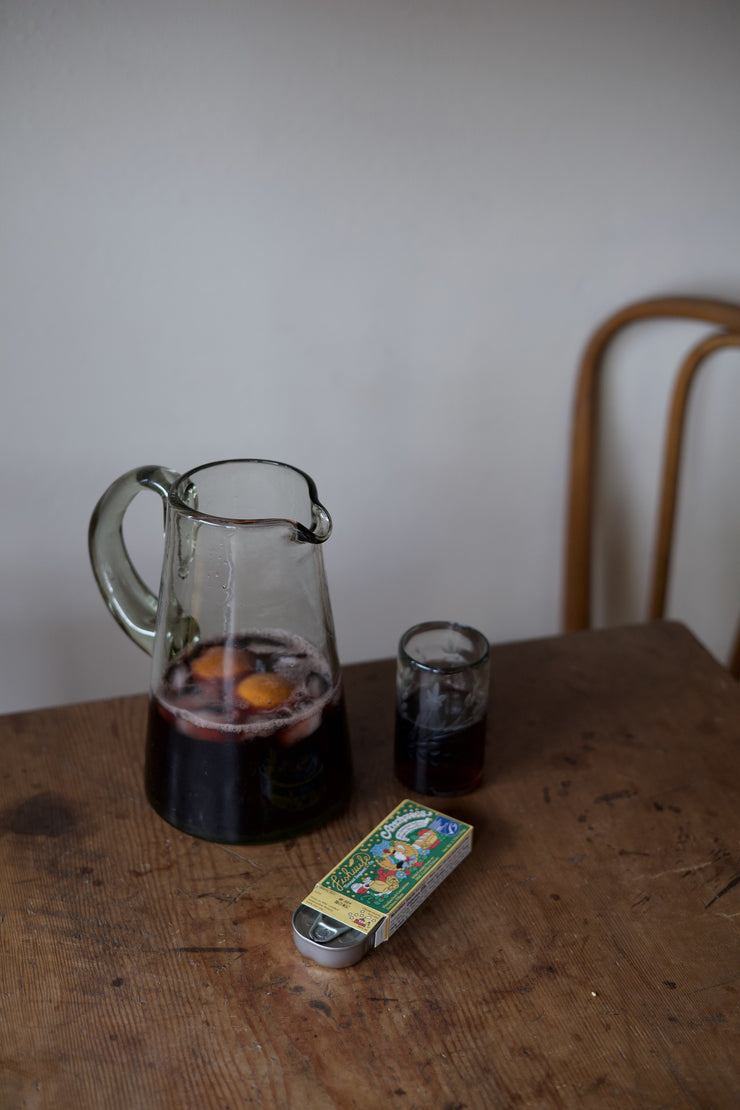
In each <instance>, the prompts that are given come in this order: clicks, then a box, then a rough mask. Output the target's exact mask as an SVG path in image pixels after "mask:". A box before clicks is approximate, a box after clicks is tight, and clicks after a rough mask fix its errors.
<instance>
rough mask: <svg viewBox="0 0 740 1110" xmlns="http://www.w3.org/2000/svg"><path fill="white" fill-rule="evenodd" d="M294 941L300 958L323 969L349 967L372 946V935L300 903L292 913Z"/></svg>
mask: <svg viewBox="0 0 740 1110" xmlns="http://www.w3.org/2000/svg"><path fill="white" fill-rule="evenodd" d="M293 940H294V941H295V946H296V948H297V949H298V951H299V952H300V954H301V955H302V956H307V957H308V958H309V959H310V960H315V961H316V963H318V964H323V965H324V967H350V966H351V965H352V964H356V963H358V961H359V960H361V959H362V957H363V956H364V955H365V953H366V952H367V951H368V949H369V948H370V947H371V946H372V943H373V941H372V935H367V934H365V933H361V932H360V931H359V930H358V929H353V928H352V926H351V925H345V924H343V922H341V921H335V920H334V918H333V917H327V915H326V914H324V913H320V912H319V911H318V910H314V909H312V908H311V907H310V906H306V905H304V904H303V903H302V904H301V905H300V906H299V907H298V909H297V910H296V911H295V913H294V914H293Z"/></svg>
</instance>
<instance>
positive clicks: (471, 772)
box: [394, 698, 486, 798]
mask: <svg viewBox="0 0 740 1110" xmlns="http://www.w3.org/2000/svg"><path fill="white" fill-rule="evenodd" d="M405 708H406V710H407V712H410V713H411V714H412V716H413V713H414V710H415V708H416V706H415V699H414V698H409V699H408V701H407V703H406V706H405ZM485 746H486V719H485V717H484V718H483V719H482V720H480V721H477V722H476V723H475V724H473V725H468V727H467V728H457V729H455V728H445V727H444V722H443V721H441V722H440V723H439V725H432V726H431V727H430V726H429V725H419V724H418V723H417V721H416V720H414V719H409V718H408V717H406V716H402V715H401V714H400V713H399V712H396V739H395V762H394V769H395V773H396V777H397V778H398V779H399V780H400V781H401V782H402V783H403V784H404V786H408V787H409V788H410V789H411V790H416V791H417V792H418V793H419V794H429V795H432V796H435V797H439V798H445V797H447V798H454V797H455V796H456V795H458V794H467V793H469V792H470V791H471V790H475V789H476V787H478V786H480V783H481V779H482V778H483V758H484V754H485Z"/></svg>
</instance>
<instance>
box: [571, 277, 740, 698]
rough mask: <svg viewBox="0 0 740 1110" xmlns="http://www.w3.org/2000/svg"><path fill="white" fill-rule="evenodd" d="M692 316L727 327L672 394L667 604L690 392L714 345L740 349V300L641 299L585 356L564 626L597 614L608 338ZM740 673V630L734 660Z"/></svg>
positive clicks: (655, 586)
mask: <svg viewBox="0 0 740 1110" xmlns="http://www.w3.org/2000/svg"><path fill="white" fill-rule="evenodd" d="M661 318H663V319H671V318H672V319H685V320H696V321H699V322H705V323H709V324H716V325H718V327H719V328H721V329H722V330H720V331H718V332H714V333H712V334H710V335H709V336H708V337H707V338H705V339H703V340H702V341H701V342H700V343H697V344H696V346H694V347H693V348H692V349H691V351H689V353H688V355H687V356H686V358H685V359H684V361H683V363H682V365H681V368H680V371H679V373H678V376H677V378H676V381H675V385H674V388H673V393H672V396H671V405H670V412H669V418H668V430H667V435H666V442H665V450H664V456H663V482H662V487H661V496H660V504H659V510H658V516H657V524H656V539H655V547H654V553H653V564H652V574H651V594H650V605H649V609H648V615H649V617H650V618H651V619H655V620H657V619H660V618H661V617H662V616H663V613H664V609H665V600H666V591H667V584H668V575H669V570H670V558H671V544H672V539H673V527H674V519H675V510H676V500H677V490H678V480H679V473H680V464H681V451H682V445H683V433H684V425H685V421H686V409H687V403H688V398H689V392H690V389H691V386H692V384H693V382H694V381H695V379H696V375H697V372H698V371H699V369H700V368H701V367H702V366H703V365H705V363H706V360H707V359H708V358H709V356H710V355H712V354H713V353H714V352H715V351H717V350H720V349H722V348H725V347H738V348H740V305H735V304H730V303H728V302H725V301H716V300H709V299H705V298H702V297H659V298H655V299H652V300H645V301H637V302H635V303H633V304H630V305H627V306H626V307H625V308H623V309H620V310H619V311H618V312H615V313H614V314H613V315H612V316H610V317H608V318H607V319H606V320H605V321H604V322H603V323H602V324H601V325H600V327H598V328H597V330H596V331H595V332H594V333H593V335H592V336H591V338H590V340H589V342H588V344H587V346H586V349H585V351H584V353H583V357H582V359H581V363H580V367H579V371H578V379H577V386H576V396H575V409H574V418H573V433H572V441H571V460H570V490H569V504H568V517H567V533H566V560H565V591H564V628H565V630H566V631H574V630H576V629H580V628H588V627H589V625H590V621H591V541H592V531H593V500H594V475H593V471H594V465H593V460H594V456H595V443H596V420H597V408H598V387H599V377H600V371H601V366H602V361H603V355H604V352H605V350H606V347H607V345H608V344H609V342H610V341H611V339H612V338H613V337H614V335H615V334H616V333H617V332H618V331H620V330H621V329H622V328H623V327H625V326H627V325H629V324H631V323H633V322H635V321H638V320H649V319H661ZM730 670H731V672H732V674H733V675H734V676H735V677H736V678H740V629H739V630H738V635H737V641H736V643H735V646H734V650H733V654H732V658H731V661H730Z"/></svg>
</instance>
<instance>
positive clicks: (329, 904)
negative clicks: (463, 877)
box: [303, 799, 473, 945]
mask: <svg viewBox="0 0 740 1110" xmlns="http://www.w3.org/2000/svg"><path fill="white" fill-rule="evenodd" d="M472 834H473V827H472V825H467V824H465V822H463V821H456V820H454V819H453V818H451V817H447V816H445V814H443V813H439V812H438V811H437V810H435V809H430V808H428V807H427V806H423V805H419V803H418V802H412V801H409V800H408V799H406V800H405V801H403V802H401V804H400V805H398V806H396V808H395V809H394V810H393V811H392V812H391V813H389V814H388V816H387V817H386V818H384V820H383V821H382V822H381V823H380V824H379V825H377V826H376V827H375V828H374V829H373V831H372V832H371V833H370V834H369V835H368V836H366V837H365V839H364V840H362V841H361V842H360V843H359V844H358V845H357V846H356V847H355V848H353V849H352V851H351V852H350V853H349V854H348V855H346V856H345V857H344V859H343V860H340V862H339V863H338V864H337V865H336V867H333V868H332V870H331V871H330V872H329V874H328V875H326V876H325V877H324V878H323V879H322V880H321V882H319V883H317V884H316V886H315V887H314V889H313V891H312V892H311V893H310V894H309V895H308V897H307V898H304V900H303V901H304V904H305V905H307V906H310V907H311V908H312V909H315V910H318V911H319V912H320V913H323V914H326V915H327V916H328V917H332V918H334V919H335V920H336V921H341V922H342V923H343V924H347V925H351V926H352V927H353V928H354V929H357V930H359V931H360V932H362V933H370V932H372V931H373V930H374V929H375V928H376V927H377V926H378V925H379V923H380V927H379V928H378V932H377V934H376V937H375V943H376V945H377V944H380V943H381V942H382V941H383V940H386V939H387V938H388V937H389V936H390V935H391V933H392V932H393V931H394V930H395V928H397V927H398V925H400V924H402V922H403V921H405V920H406V918H407V917H408V916H409V915H410V914H411V913H413V911H414V910H415V909H416V907H417V906H418V905H419V904H420V903H421V902H423V901H424V899H425V898H426V897H427V895H428V894H430V893H431V892H432V890H434V889H435V887H437V886H438V885H439V883H440V882H441V881H442V880H443V879H444V878H445V876H446V875H448V874H449V872H450V871H451V870H452V869H453V868H454V867H456V866H457V864H458V863H459V862H460V861H461V860H462V859H463V858H464V857H465V856H466V855H467V854H468V853H469V852H470V850H471V847H472Z"/></svg>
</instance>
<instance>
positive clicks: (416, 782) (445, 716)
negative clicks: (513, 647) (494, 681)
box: [394, 621, 489, 798]
mask: <svg viewBox="0 0 740 1110" xmlns="http://www.w3.org/2000/svg"><path fill="white" fill-rule="evenodd" d="M488 690H489V645H488V640H487V639H486V637H485V636H484V635H483V634H482V633H481V632H478V631H477V629H475V628H470V627H468V626H467V625H462V624H454V623H451V622H449V621H427V622H425V623H424V624H417V625H414V627H413V628H410V629H409V630H408V631H407V632H405V633H404V634H403V636H402V637H401V640H400V643H399V646H398V660H397V668H396V739H395V759H394V769H395V773H396V777H397V778H398V779H399V780H400V782H402V783H403V784H404V786H407V787H409V788H410V789H411V790H415V791H417V792H418V793H420V794H428V795H432V796H435V797H440V798H452V797H455V796H457V795H459V794H468V793H470V791H471V790H475V789H476V787H478V786H479V785H480V783H481V779H482V777H483V761H484V755H485V746H486V713H487V710H488Z"/></svg>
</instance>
